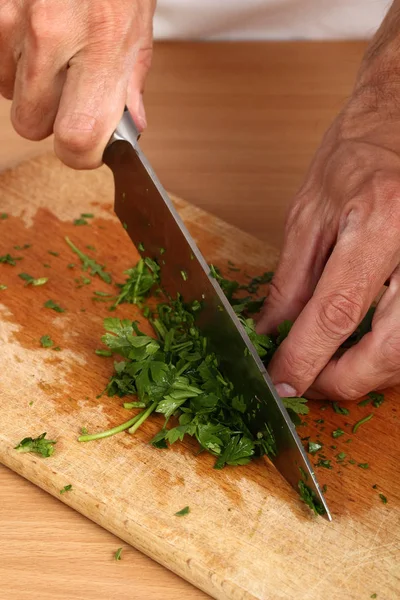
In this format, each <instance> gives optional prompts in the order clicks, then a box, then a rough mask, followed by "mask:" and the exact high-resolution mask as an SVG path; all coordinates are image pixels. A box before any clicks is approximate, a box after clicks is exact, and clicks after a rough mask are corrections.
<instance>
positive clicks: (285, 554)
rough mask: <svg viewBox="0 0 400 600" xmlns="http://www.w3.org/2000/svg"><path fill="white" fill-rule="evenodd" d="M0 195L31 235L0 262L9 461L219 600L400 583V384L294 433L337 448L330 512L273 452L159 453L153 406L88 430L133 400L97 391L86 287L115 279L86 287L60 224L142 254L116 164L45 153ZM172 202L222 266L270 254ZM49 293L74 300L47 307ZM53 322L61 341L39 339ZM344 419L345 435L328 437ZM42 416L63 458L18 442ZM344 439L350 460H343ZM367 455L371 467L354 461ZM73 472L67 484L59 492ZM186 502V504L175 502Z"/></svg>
mask: <svg viewBox="0 0 400 600" xmlns="http://www.w3.org/2000/svg"><path fill="white" fill-rule="evenodd" d="M28 186H29V196H27V194H26V190H27V189H28ZM0 196H1V198H2V209H3V210H4V211H5V212H7V213H8V214H9V218H8V219H6V220H4V221H2V222H1V224H0V227H1V241H0V254H3V253H4V252H5V251H7V250H10V249H11V248H13V246H14V245H15V244H25V243H31V244H32V247H31V248H29V249H27V250H25V251H22V252H23V253H24V254H23V259H22V260H21V263H18V266H16V267H12V266H10V265H1V267H2V268H1V278H2V282H4V283H5V284H6V285H7V286H8V288H7V290H3V291H2V295H1V298H0V299H1V304H0V337H1V341H2V344H1V346H0V363H1V364H2V365H7V368H6V369H4V370H3V373H2V377H1V380H0V399H1V403H0V461H1V462H3V463H4V464H5V465H6V466H8V467H9V468H11V469H13V470H15V471H16V472H18V473H20V474H21V475H23V476H24V477H26V478H27V479H29V480H31V481H33V482H34V483H36V484H37V485H39V486H40V487H42V488H43V489H45V490H46V491H48V492H50V494H53V495H54V496H55V497H57V498H59V499H60V500H62V501H63V502H65V503H66V504H68V505H69V506H71V507H73V508H75V509H76V510H77V511H79V512H81V513H82V514H84V515H86V516H87V517H89V518H90V519H92V520H94V521H95V522H97V523H99V524H100V525H102V526H103V527H105V528H107V529H109V530H110V531H112V532H113V533H115V534H117V535H118V536H119V537H121V538H122V539H124V540H125V541H126V542H128V543H129V544H131V545H133V546H134V547H136V548H138V549H139V550H141V551H143V552H145V553H146V554H148V555H149V556H151V557H152V558H154V559H155V560H157V561H158V562H160V563H161V564H163V565H165V566H167V567H168V568H169V569H171V570H173V571H174V572H176V573H178V574H179V575H181V576H182V577H184V578H185V579H187V580H188V581H190V582H192V583H193V584H195V585H196V586H198V587H199V588H200V589H202V590H204V591H205V592H207V593H208V594H210V595H211V596H212V597H214V598H216V599H217V600H275V599H278V600H279V599H282V600H283V599H285V600H295V599H296V600H308V599H311V598H315V597H321V598H330V599H332V600H336V599H337V600H339V598H343V597H345V598H348V599H349V600H358V599H359V598H362V597H369V596H370V595H371V594H372V593H374V592H376V591H378V592H379V595H380V596H381V597H383V598H393V597H396V595H397V594H398V593H399V591H400V581H399V573H398V569H397V565H398V560H399V554H400V538H399V531H398V528H397V527H396V524H397V523H398V520H399V516H400V482H399V479H398V476H397V474H398V468H397V457H398V450H399V448H398V445H399V440H398V436H397V430H398V414H397V403H398V394H399V391H395V390H393V391H391V392H388V394H387V400H386V402H385V403H384V404H383V406H382V407H381V408H379V409H373V408H372V407H367V408H362V407H359V406H356V405H353V406H351V408H350V415H349V416H343V415H338V414H336V413H335V412H334V411H333V410H332V408H331V407H330V406H328V405H326V406H324V405H322V404H321V403H313V404H312V408H311V413H310V415H309V417H307V423H308V426H307V427H303V428H301V429H300V434H301V435H302V436H303V437H306V438H307V437H308V436H311V439H313V440H319V441H321V443H322V444H323V446H324V455H325V456H326V458H327V459H329V460H330V461H331V465H332V469H329V470H328V469H322V468H319V469H318V475H319V477H320V479H321V480H322V482H326V484H327V486H328V490H327V499H328V502H329V505H330V507H331V509H332V513H333V516H334V522H333V524H328V523H327V522H325V521H324V520H322V519H319V518H313V517H312V516H311V513H310V511H309V510H308V508H307V507H305V505H303V504H302V503H301V502H300V501H299V499H298V497H297V495H296V494H295V493H294V491H293V490H291V489H290V488H289V486H288V485H287V484H286V483H285V482H284V481H283V480H282V479H281V478H280V477H279V475H278V474H277V472H276V471H275V469H274V468H273V467H272V466H271V465H270V464H269V463H268V462H266V461H264V460H258V461H254V462H253V463H252V464H251V465H248V466H247V467H246V468H242V469H241V468H226V469H224V470H223V471H222V472H217V471H214V470H213V469H212V464H213V459H212V457H210V456H209V455H206V454H202V455H200V456H198V455H197V447H196V445H195V444H194V443H192V442H191V441H188V442H185V443H182V444H178V445H176V446H174V447H173V449H171V450H169V451H165V452H163V451H158V450H156V449H154V448H152V447H151V446H149V445H148V444H146V442H147V441H148V440H149V439H150V438H151V437H152V436H153V435H154V433H155V432H156V431H157V429H158V428H159V427H161V426H162V419H160V418H159V417H155V418H154V419H151V420H150V421H149V422H146V423H145V425H144V426H143V428H142V429H141V430H140V431H139V432H138V434H137V435H136V436H135V437H130V436H129V435H128V434H121V435H119V436H115V437H114V438H110V439H107V440H102V441H100V442H98V443H92V444H79V443H78V442H77V441H76V437H77V435H78V433H79V430H80V428H81V427H82V426H85V427H88V428H89V429H90V430H91V431H95V430H98V429H104V428H107V427H109V426H111V425H113V424H118V423H120V422H123V421H124V420H126V418H127V413H126V411H125V410H124V409H123V408H122V407H121V402H120V401H119V400H118V399H115V398H108V397H102V398H98V397H97V396H98V394H99V392H100V391H101V390H102V389H103V388H104V386H105V384H106V382H107V379H108V377H109V376H110V374H111V373H112V369H113V367H112V363H111V362H110V360H105V359H103V358H100V357H98V356H96V355H95V354H94V350H95V348H96V347H98V343H99V342H98V340H99V339H100V336H101V334H102V318H103V317H104V316H107V315H109V312H108V310H107V307H106V306H105V305H104V304H99V303H95V302H93V300H92V297H93V290H94V289H100V290H104V291H106V290H108V289H109V287H108V286H107V285H106V284H104V283H103V282H101V281H100V280H99V281H93V282H92V283H91V284H90V285H88V286H84V287H82V288H79V289H77V286H76V283H75V277H77V276H79V274H80V269H79V268H75V269H74V270H72V271H71V269H69V268H68V264H69V263H70V262H71V261H75V258H74V256H73V255H71V253H70V251H69V249H68V248H67V247H66V244H65V241H64V236H65V235H69V236H70V237H71V238H72V239H73V240H74V241H75V243H76V244H77V245H78V246H80V247H85V245H87V244H89V245H94V246H95V247H96V249H97V250H96V257H97V259H98V261H99V262H100V263H101V264H103V263H104V264H106V265H107V267H108V269H109V270H110V272H111V273H112V274H113V276H114V278H115V280H117V281H118V279H119V276H120V274H122V272H123V270H124V269H126V268H127V267H128V266H130V265H131V264H132V262H134V261H135V258H137V255H136V254H135V251H134V250H133V249H132V245H131V243H130V241H129V238H128V237H127V235H126V233H125V232H124V231H123V229H122V227H121V225H120V224H119V222H118V221H117V219H116V218H115V217H114V216H113V214H112V208H111V204H110V203H109V198H110V197H111V196H112V179H111V174H110V173H109V171H108V170H107V169H106V168H103V169H101V170H98V171H96V172H92V173H82V172H81V173H74V172H73V171H71V170H69V169H66V168H65V167H62V166H61V165H60V164H59V163H58V162H57V161H56V160H55V159H54V158H53V157H51V156H48V157H43V158H40V159H36V160H35V161H33V162H30V163H26V164H23V165H21V166H20V167H18V168H17V169H15V170H14V171H11V172H6V173H4V174H3V175H2V177H1V178H0ZM176 205H177V207H178V209H179V211H180V213H181V215H182V217H183V218H184V220H185V221H186V223H187V225H188V227H189V229H190V231H191V232H192V234H193V235H194V236H195V238H196V240H197V241H198V243H199V245H200V248H201V249H203V252H204V253H205V255H206V258H207V259H208V260H209V262H213V263H214V264H218V265H221V266H222V267H223V268H224V267H225V269H227V260H228V258H229V259H230V260H232V261H233V262H235V263H236V264H237V266H238V267H239V268H240V269H241V272H242V273H244V272H246V273H248V274H250V275H255V274H257V273H259V272H260V271H261V270H262V269H263V268H265V267H266V268H268V269H270V268H273V267H274V265H275V264H276V260H277V253H276V251H275V250H273V249H272V248H271V247H268V246H267V245H266V244H263V243H262V242H261V241H258V240H255V239H253V238H251V237H250V236H248V235H247V234H245V233H242V232H240V231H239V230H236V229H234V228H232V227H231V226H230V225H227V224H225V223H223V222H221V221H219V220H217V219H215V218H214V217H211V216H210V215H208V214H206V213H204V212H203V211H201V210H200V209H197V208H194V207H192V206H190V205H188V204H186V203H184V202H183V201H180V200H178V199H176ZM81 212H93V213H95V219H93V221H91V225H90V226H89V225H88V226H83V227H77V226H75V225H73V223H72V221H73V219H74V218H75V217H77V216H79V214H80V213H81ZM48 250H51V251H56V252H58V253H59V256H56V257H54V256H52V255H49V254H48ZM19 254H21V252H19ZM45 262H46V263H48V264H50V268H48V269H46V268H44V267H43V266H42V265H43V263H45ZM20 270H23V271H25V272H28V273H32V274H33V275H34V276H43V274H44V273H46V274H48V276H49V282H48V284H46V285H45V286H42V287H40V288H33V287H29V288H23V282H22V281H21V280H19V279H18V277H17V273H18V272H19V271H20ZM49 297H50V298H52V299H54V300H56V301H57V302H59V303H60V304H61V305H62V306H63V307H64V308H66V312H65V313H63V314H55V313H52V312H50V311H49V310H48V309H45V308H43V303H44V301H45V300H47V299H48V298H49ZM82 309H84V310H85V312H84V313H83V312H82ZM118 315H119V316H121V317H130V318H140V316H139V314H138V313H137V311H136V309H135V308H133V307H130V306H122V307H120V309H119V310H118ZM43 334H49V335H50V336H51V337H52V338H53V339H54V340H55V342H56V343H57V344H59V345H60V346H61V351H60V352H54V350H51V349H43V348H40V344H39V338H40V336H41V335H43ZM31 402H32V404H30V403H31ZM371 411H372V412H373V413H374V418H373V420H372V421H370V422H369V423H368V424H366V425H365V426H364V427H363V428H360V430H359V432H358V433H357V435H351V426H352V425H353V424H354V423H355V422H356V421H357V420H358V419H359V418H360V417H361V416H364V415H365V414H368V413H369V412H371ZM321 420H322V421H323V422H321ZM339 426H340V427H342V428H343V430H344V431H345V435H343V437H342V438H339V439H337V440H333V439H332V437H331V433H332V431H333V430H334V429H336V428H337V427H339ZM42 431H47V432H48V434H49V437H50V438H51V439H56V440H57V449H56V453H55V454H54V456H53V457H51V458H50V459H46V460H44V459H40V458H38V457H35V456H33V455H21V454H18V453H16V452H15V450H14V449H13V446H14V445H15V444H16V443H17V442H18V441H19V440H20V439H21V438H22V437H24V436H26V435H38V434H39V433H41V432H42ZM348 439H350V440H351V443H348V442H347V440H348ZM370 440H374V443H373V444H371V443H370ZM333 442H334V443H333ZM332 446H333V447H332ZM382 448H384V449H385V451H384V453H383V452H382ZM340 452H344V453H345V454H346V457H345V459H344V460H338V458H337V455H338V454H339V453H340ZM317 458H318V457H316V458H314V459H313V462H314V463H315V462H316V461H317ZM353 462H354V464H352V463H353ZM364 463H368V465H369V466H368V468H367V469H364V468H360V467H359V466H358V465H359V464H364ZM66 484H72V486H73V489H72V491H70V492H68V493H66V494H64V495H62V496H60V493H59V490H60V489H61V488H62V487H63V486H64V485H66ZM373 485H377V489H374V488H373V487H372V486H373ZM379 493H383V494H384V495H385V496H387V498H388V504H386V505H384V504H383V503H382V502H381V500H380V498H379ZM185 505H190V507H191V512H190V514H189V515H188V516H187V517H185V518H177V517H174V513H175V512H176V511H177V510H179V509H180V508H182V507H183V506H185ZM2 543H3V544H4V542H2ZM289 564H290V568H288V565H289ZM366 564H367V565H368V569H367V571H366V570H365V565H366ZM1 568H4V567H0V574H1ZM0 581H1V578H0ZM79 589H80V583H79V582H76V581H74V582H72V583H71V584H70V589H69V593H72V594H73V595H76V594H77V597H79V593H80V591H79ZM108 589H110V588H109V587H107V586H105V587H104V590H105V591H104V592H103V593H105V597H107V593H109V592H107V590H108Z"/></svg>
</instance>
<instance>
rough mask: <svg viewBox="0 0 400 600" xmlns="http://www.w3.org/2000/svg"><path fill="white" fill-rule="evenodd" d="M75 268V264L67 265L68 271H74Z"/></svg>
mask: <svg viewBox="0 0 400 600" xmlns="http://www.w3.org/2000/svg"><path fill="white" fill-rule="evenodd" d="M74 267H75V264H74V263H69V264H68V265H67V269H73V268H74Z"/></svg>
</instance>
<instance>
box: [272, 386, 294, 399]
mask: <svg viewBox="0 0 400 600" xmlns="http://www.w3.org/2000/svg"><path fill="white" fill-rule="evenodd" d="M275 389H276V391H277V392H278V394H279V396H280V397H281V398H295V397H296V396H297V395H298V394H297V392H296V390H295V389H294V387H292V386H291V385H289V384H288V383H277V384H276V386H275Z"/></svg>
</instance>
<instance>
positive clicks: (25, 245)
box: [14, 244, 32, 250]
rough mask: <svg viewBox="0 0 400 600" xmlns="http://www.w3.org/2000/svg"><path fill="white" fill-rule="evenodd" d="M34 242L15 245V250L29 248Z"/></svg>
mask: <svg viewBox="0 0 400 600" xmlns="http://www.w3.org/2000/svg"><path fill="white" fill-rule="evenodd" d="M31 245H32V244H24V245H23V246H18V245H17V246H14V250H27V249H28V248H30V247H31Z"/></svg>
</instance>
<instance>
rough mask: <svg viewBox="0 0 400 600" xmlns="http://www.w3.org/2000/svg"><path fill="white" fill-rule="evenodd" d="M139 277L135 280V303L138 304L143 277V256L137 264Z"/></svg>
mask: <svg viewBox="0 0 400 600" xmlns="http://www.w3.org/2000/svg"><path fill="white" fill-rule="evenodd" d="M136 268H137V275H138V277H137V279H136V282H135V287H134V288H133V301H132V302H133V304H137V303H138V296H139V286H140V282H141V280H142V277H143V268H144V260H143V258H141V259H140V260H139V262H138V264H137V267H136Z"/></svg>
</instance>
